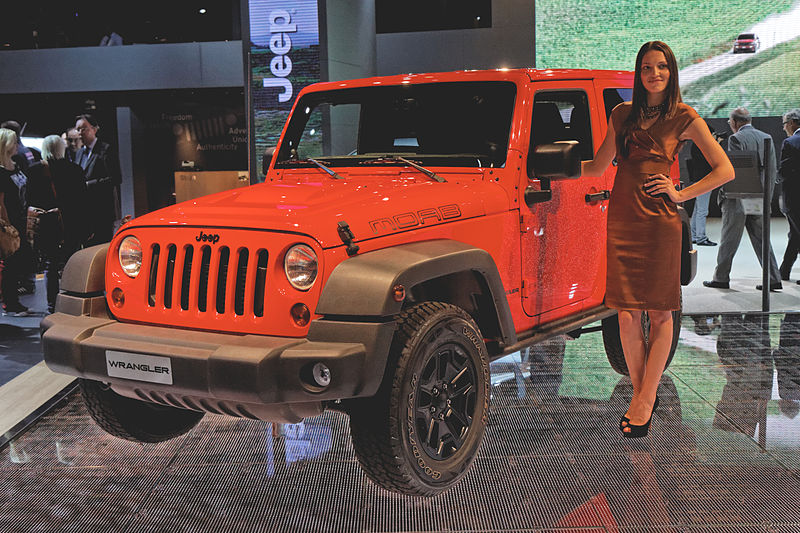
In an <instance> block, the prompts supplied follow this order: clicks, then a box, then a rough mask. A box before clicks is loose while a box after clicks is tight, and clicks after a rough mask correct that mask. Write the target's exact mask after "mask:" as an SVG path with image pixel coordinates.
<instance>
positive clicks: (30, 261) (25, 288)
mask: <svg viewBox="0 0 800 533" xmlns="http://www.w3.org/2000/svg"><path fill="white" fill-rule="evenodd" d="M0 127H2V128H8V129H10V130H11V131H13V132H14V133H15V134H16V136H17V153H16V154H15V155H14V162H15V163H16V164H17V168H18V169H19V170H20V172H22V173H24V172H26V171H27V170H28V167H30V166H31V165H32V164H34V163H36V162H37V161H39V160H41V159H42V156H41V153H40V152H39V150H37V149H35V148H29V147H27V146H25V145H24V144H22V137H21V135H22V130H23V129H24V128H23V127H22V126H20V124H19V122H17V121H15V120H7V121H5V122H3V123H2V124H0ZM22 237H23V238H24V237H25V234H24V233H23V234H22ZM31 252H32V250H31V248H30V246H26V247H24V248H23V250H22V252H21V254H22V256H24V257H25V260H23V261H22V262H21V263H20V268H21V269H22V272H21V275H20V277H19V280H18V283H19V286H18V287H17V291H18V292H19V294H20V295H24V294H33V293H34V292H35V290H36V271H37V264H36V263H37V262H36V259H35V257H33V254H32V253H31Z"/></svg>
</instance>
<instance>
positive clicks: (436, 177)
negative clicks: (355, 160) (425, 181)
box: [361, 155, 447, 183]
mask: <svg viewBox="0 0 800 533" xmlns="http://www.w3.org/2000/svg"><path fill="white" fill-rule="evenodd" d="M384 161H389V162H397V161H399V162H401V163H405V164H406V165H408V166H411V167H414V168H415V169H417V170H419V171H420V172H422V173H423V174H425V175H426V176H428V177H429V178H431V179H432V180H435V181H438V182H439V183H447V180H446V179H444V178H443V177H441V176H439V175H437V174H436V172H434V171H432V170H429V169H427V168H425V167H423V166H422V165H419V164H417V163H415V162H414V161H411V160H410V159H406V158H405V157H400V156H399V155H385V156H382V157H376V158H375V159H368V160H367V161H362V162H361V164H362V165H369V164H373V163H382V162H384Z"/></svg>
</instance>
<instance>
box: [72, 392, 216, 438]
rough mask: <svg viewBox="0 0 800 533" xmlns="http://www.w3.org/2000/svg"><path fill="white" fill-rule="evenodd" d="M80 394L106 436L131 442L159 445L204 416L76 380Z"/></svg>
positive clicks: (194, 424) (181, 433)
mask: <svg viewBox="0 0 800 533" xmlns="http://www.w3.org/2000/svg"><path fill="white" fill-rule="evenodd" d="M78 381H79V382H80V388H81V395H82V396H83V401H84V403H85V404H86V409H87V410H88V411H89V414H90V415H91V417H92V418H93V419H94V421H95V422H97V425H98V426H100V427H101V428H103V430H105V431H106V432H107V433H110V434H111V435H114V436H115V437H119V438H120V439H125V440H130V441H134V442H163V441H165V440H169V439H172V438H175V437H178V436H180V435H183V434H184V433H186V432H187V431H189V430H190V429H192V428H193V427H194V426H196V425H197V423H198V422H200V420H201V419H202V418H203V415H204V413H201V412H199V411H190V410H188V409H178V408H176V407H168V406H165V405H158V404H154V403H149V402H143V401H139V400H134V399H133V398H128V397H126V396H122V395H119V394H117V393H116V392H114V391H113V390H111V388H110V387H109V386H108V385H105V384H103V383H100V382H99V381H93V380H88V379H80V380H78Z"/></svg>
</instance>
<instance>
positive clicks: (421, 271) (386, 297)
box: [316, 239, 517, 346]
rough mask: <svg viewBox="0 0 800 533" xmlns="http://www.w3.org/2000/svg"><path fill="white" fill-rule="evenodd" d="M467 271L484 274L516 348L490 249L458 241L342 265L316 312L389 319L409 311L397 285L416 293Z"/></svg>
mask: <svg viewBox="0 0 800 533" xmlns="http://www.w3.org/2000/svg"><path fill="white" fill-rule="evenodd" d="M466 271H471V272H473V273H475V274H476V275H477V276H479V278H480V279H482V280H483V282H484V283H485V286H486V288H488V291H489V293H490V296H491V301H492V302H493V304H494V312H495V316H496V318H497V322H498V326H499V331H500V339H499V340H500V341H501V342H502V343H503V344H505V345H506V346H510V345H512V344H514V343H515V342H516V341H517V335H516V332H515V329H514V321H513V319H512V316H511V309H510V308H509V305H508V300H507V299H506V294H505V289H504V287H503V283H502V281H501V279H500V273H499V272H498V270H497V265H496V264H495V262H494V259H493V258H492V256H491V255H490V254H489V253H488V252H487V251H486V250H482V249H480V248H476V247H474V246H471V245H469V244H465V243H463V242H458V241H453V240H445V239H440V240H433V241H422V242H415V243H409V244H403V245H399V246H392V247H389V248H382V249H380V250H375V251H372V252H366V253H364V254H359V255H357V256H355V257H352V258H350V259H346V260H344V261H342V262H341V263H339V264H338V265H337V266H336V268H334V269H333V272H331V275H330V277H329V278H328V280H327V282H326V283H325V286H324V287H323V288H322V294H321V295H320V298H319V302H318V304H317V308H316V313H317V314H318V315H323V316H349V317H355V316H360V317H372V318H379V319H387V318H389V317H393V316H395V315H397V314H399V313H400V312H401V310H402V307H403V303H402V302H397V301H395V300H394V298H393V297H392V293H393V290H392V289H393V287H395V286H396V285H403V286H404V287H405V288H406V290H410V289H411V288H413V287H415V286H416V285H418V284H420V283H423V282H426V281H430V280H434V279H436V278H440V277H442V276H446V275H448V274H456V273H460V272H466Z"/></svg>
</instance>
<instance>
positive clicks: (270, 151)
mask: <svg viewBox="0 0 800 533" xmlns="http://www.w3.org/2000/svg"><path fill="white" fill-rule="evenodd" d="M275 148H276V147H275V146H269V147H267V148H266V149H264V153H263V154H261V172H263V173H264V175H265V176H266V175H267V170H269V166H270V165H271V164H272V159H273V158H274V157H275Z"/></svg>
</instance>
